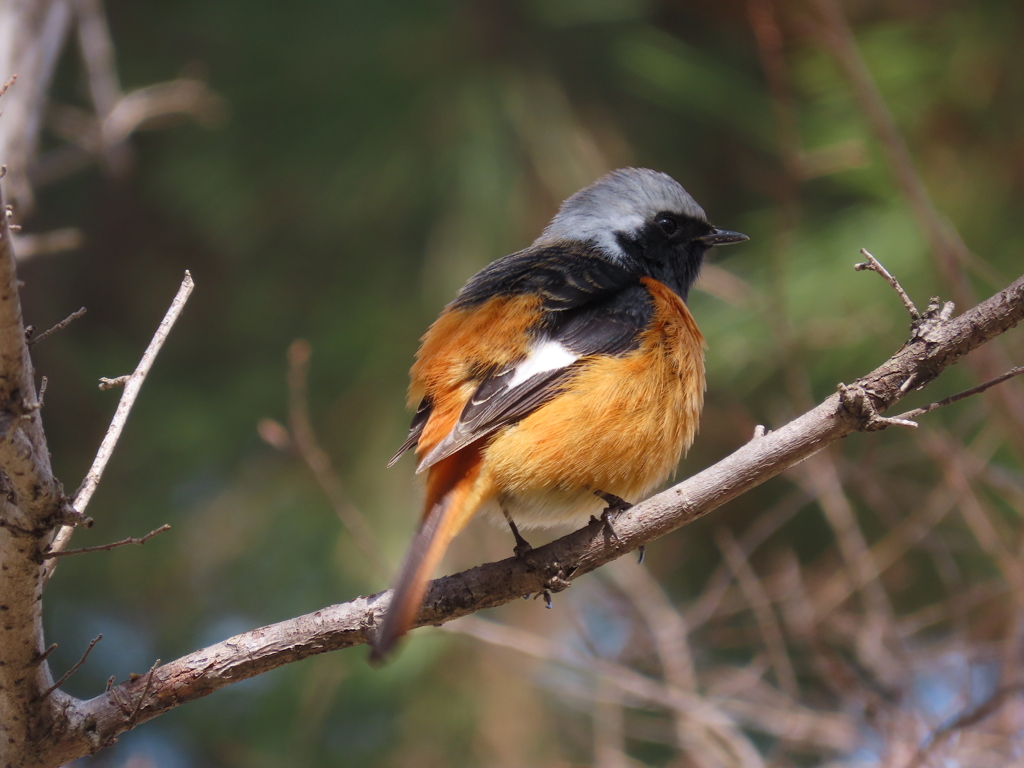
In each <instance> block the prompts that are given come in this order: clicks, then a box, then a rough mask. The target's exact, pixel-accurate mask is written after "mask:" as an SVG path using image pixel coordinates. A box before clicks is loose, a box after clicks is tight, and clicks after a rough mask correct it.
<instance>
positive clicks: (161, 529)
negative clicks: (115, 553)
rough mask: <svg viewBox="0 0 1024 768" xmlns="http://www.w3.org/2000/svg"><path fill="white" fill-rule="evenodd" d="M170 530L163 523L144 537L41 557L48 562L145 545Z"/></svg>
mask: <svg viewBox="0 0 1024 768" xmlns="http://www.w3.org/2000/svg"><path fill="white" fill-rule="evenodd" d="M169 530H171V526H170V525H169V524H167V523H164V524H163V525H161V526H160V527H159V528H154V529H153V530H152V531H150V532H149V533H147V534H146V535H145V536H129V537H128V538H127V539H121V540H120V541H114V542H111V543H110V544H99V545H97V546H95V547H79V548H78V549H65V550H64V551H62V552H47V553H46V554H44V555H43V559H44V560H49V559H51V558H54V557H71V556H72V555H81V554H83V553H85V552H106V551H107V550H110V549H116V548H117V547H123V546H125V545H126V544H145V543H146V542H147V541H149V540H150V539H152V538H153V537H154V536H156V535H157V534H161V533H163V532H164V531H169Z"/></svg>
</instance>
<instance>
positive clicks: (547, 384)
mask: <svg viewBox="0 0 1024 768" xmlns="http://www.w3.org/2000/svg"><path fill="white" fill-rule="evenodd" d="M652 313H653V307H652V306H651V299H650V294H648V293H647V290H646V289H645V288H643V287H642V286H641V285H635V286H630V287H629V288H626V289H624V290H621V291H619V292H618V293H616V294H613V295H612V296H609V297H606V298H604V299H603V300H601V301H598V302H592V303H591V304H588V305H584V306H582V307H579V308H577V309H575V310H565V311H562V312H557V313H549V315H548V317H547V318H545V322H544V323H543V324H542V326H541V327H542V329H543V330H542V331H541V332H540V334H539V335H538V338H537V342H538V343H543V342H556V343H557V344H559V345H560V346H561V347H562V348H564V349H565V350H566V351H567V352H569V353H571V354H572V356H574V357H575V358H576V359H575V360H574V361H573V362H570V363H569V364H567V365H564V366H562V367H558V368H555V369H553V370H548V371H543V372H541V373H537V374H534V375H533V376H530V377H529V378H527V379H525V380H523V381H520V382H519V383H515V382H516V379H517V374H518V372H519V367H518V365H512V366H509V367H508V368H505V369H502V370H499V371H495V372H494V373H492V374H491V375H489V376H486V377H485V378H484V379H483V381H481V382H480V385H479V386H478V387H477V390H476V392H474V393H473V396H472V397H471V398H470V399H469V401H468V402H467V403H466V405H465V407H464V408H463V410H462V414H461V415H460V416H459V421H458V423H456V425H455V427H454V428H453V429H452V431H451V432H449V433H448V435H447V436H446V437H445V438H444V439H443V440H442V441H441V442H440V443H438V444H437V446H436V447H435V448H434V449H433V450H432V451H431V452H430V453H428V454H427V455H426V456H424V457H423V460H422V461H421V462H420V464H419V466H418V467H417V470H416V471H417V472H422V471H423V470H425V469H427V468H428V467H430V466H432V465H434V464H436V463H437V462H439V461H441V460H442V459H445V458H447V457H448V456H451V455H452V454H453V453H455V452H456V451H459V450H461V449H462V448H464V447H466V446H467V445H469V444H470V443H473V442H475V441H477V440H480V439H481V438H484V437H487V436H488V435H490V434H492V433H494V432H495V431H496V430H498V429H500V428H501V427H504V426H507V425H509V424H515V423H516V422H517V421H519V420H521V419H524V418H526V417H527V416H528V415H530V414H531V413H533V411H535V410H536V409H537V408H539V407H540V406H542V405H544V404H545V403H546V402H548V401H549V400H551V399H552V398H553V397H555V396H556V395H558V394H559V393H560V392H562V391H564V389H565V387H566V386H567V385H568V384H569V383H570V381H571V379H572V377H573V376H574V375H575V373H576V371H577V370H579V368H580V367H581V366H583V365H585V364H586V362H587V360H588V359H590V358H592V357H593V356H594V355H622V354H625V353H626V352H629V351H630V350H632V349H636V347H637V346H638V345H639V335H640V333H641V332H642V331H643V329H644V328H646V327H647V324H648V322H649V321H650V318H651V315H652ZM520 363H522V361H520Z"/></svg>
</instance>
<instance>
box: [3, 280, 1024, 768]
mask: <svg viewBox="0 0 1024 768" xmlns="http://www.w3.org/2000/svg"><path fill="white" fill-rule="evenodd" d="M919 314H920V317H919V318H918V319H917V320H916V321H915V323H914V326H913V331H912V337H911V339H910V340H909V341H907V342H906V343H905V344H904V345H903V346H902V347H901V348H900V349H899V350H898V351H897V352H896V354H894V355H893V356H892V357H891V358H890V359H889V360H887V361H886V362H885V363H884V364H882V365H881V366H879V367H878V368H876V369H875V370H874V371H872V372H870V373H868V374H867V375H865V376H863V377H862V378H860V379H857V380H856V381H855V382H853V383H851V384H849V385H841V386H840V388H839V389H840V391H839V392H837V393H836V394H834V395H832V396H831V397H829V398H828V399H826V400H825V401H824V402H822V403H820V404H819V405H818V406H817V407H815V408H814V409H812V410H810V411H809V412H807V413H805V414H804V415H802V416H800V417H799V418H796V419H794V420H793V421H791V422H790V423H788V424H786V425H785V426H783V427H781V428H779V429H777V430H775V431H771V432H764V431H763V430H759V431H758V433H757V434H756V435H755V436H754V438H753V439H752V440H751V441H750V442H749V443H747V444H746V445H744V446H743V447H742V448H740V449H739V450H737V451H736V452H735V453H733V454H732V455H730V456H728V457H726V458H725V459H723V460H722V461H720V462H718V463H717V464H715V465H714V466H711V467H709V468H707V469H705V470H704V471H703V472H700V473H699V474H696V475H694V476H692V477H690V478H689V479H687V480H685V481H684V482H682V483H680V484H678V485H676V486H674V487H673V488H670V489H669V490H667V491H665V492H663V493H661V494H658V495H657V496H655V497H653V498H651V499H649V500H648V501H646V502H644V503H642V504H638V505H636V506H635V507H633V508H632V509H630V510H628V511H627V512H624V513H622V514H621V515H620V516H619V517H618V518H616V520H615V523H614V535H613V534H612V532H611V531H609V530H608V528H607V527H606V526H605V525H603V524H601V523H593V524H591V525H588V526H586V527H584V528H582V529H580V530H578V531H575V532H574V533H571V534H569V535H567V536H564V537H562V538H560V539H558V540H556V541H554V542H551V543H550V544H548V545H546V546H542V547H538V548H537V549H535V550H533V551H532V552H531V553H529V555H527V556H526V557H525V558H522V559H520V558H516V557H510V558H508V559H506V560H502V561H500V562H494V563H488V564H485V565H481V566H478V567H476V568H472V569H470V570H467V571H464V572H462V573H458V574H455V575H452V576H447V577H444V578H440V579H437V580H435V581H434V582H432V584H431V586H430V589H429V591H428V593H427V598H426V601H425V604H424V606H423V608H422V610H421V611H420V614H419V616H418V618H417V622H416V625H417V626H424V625H427V624H430V625H440V624H444V623H446V622H448V621H451V620H453V619H456V618H459V617H461V616H466V615H468V614H471V613H475V612H477V611H480V610H483V609H485V608H493V607H496V606H499V605H502V604H504V603H507V602H510V601H512V600H515V599H517V598H521V597H523V596H524V595H530V594H538V593H540V594H548V595H550V593H553V592H558V591H560V590H563V589H565V588H566V587H568V586H569V585H570V584H571V582H572V581H573V580H575V579H576V578H578V577H580V576H582V575H584V574H586V573H589V572H591V571H593V570H595V569H596V568H599V567H600V566H602V565H604V564H606V563H608V562H611V561H613V560H615V559H617V558H619V557H622V556H623V555H625V554H626V553H628V552H632V551H634V550H636V549H638V548H640V547H642V546H644V545H646V544H648V543H650V542H652V541H654V540H655V539H657V538H658V537H660V536H663V535H665V534H667V533H669V532H671V531H674V530H676V529H678V528H680V527H682V526H684V525H686V524H688V523H691V522H693V521H694V520H696V519H698V518H700V517H702V516H703V515H706V514H707V513H709V512H711V511H712V510H714V509H716V508H718V507H719V506H721V505H722V504H724V503H726V502H727V501H729V500H731V499H734V498H736V497H737V496H739V495H741V494H743V493H745V492H747V491H749V490H750V489H752V488H754V487H755V486H757V485H760V484H761V483H763V482H765V481H767V480H769V479H770V478H772V477H774V476H775V475H777V474H779V473H780V472H782V471H784V470H785V469H787V468H789V467H792V466H793V465H795V464H797V463H799V462H801V461H803V460H804V459H806V458H808V457H809V456H811V455H813V454H815V453H817V452H818V451H820V450H821V449H823V448H824V447H826V446H828V445H830V444H831V443H834V442H835V441H837V440H839V439H841V438H843V437H846V436H847V435H849V434H851V433H853V432H856V431H876V430H879V429H884V428H886V427H887V426H890V425H892V424H894V423H895V424H899V423H901V422H896V421H893V420H887V419H885V418H884V417H882V416H881V415H880V414H881V413H883V412H884V411H886V410H888V409H889V408H891V407H892V406H893V405H894V404H896V403H897V402H899V401H900V400H901V399H903V398H904V397H905V396H906V395H907V393H908V392H910V391H913V390H919V389H922V388H924V387H926V386H927V385H928V384H929V383H930V382H932V381H933V380H934V379H935V378H936V377H938V376H939V375H940V374H941V373H942V371H943V370H945V369H946V368H948V367H949V366H951V365H954V364H955V363H957V362H958V361H959V360H960V359H961V358H963V357H964V356H965V355H966V354H968V353H969V352H970V351H971V350H973V349H976V348H978V347H980V346H982V345H983V344H985V343H986V342H988V341H990V340H991V339H993V338H995V337H996V336H998V335H1000V334H1002V333H1004V332H1006V331H1007V330H1009V329H1011V328H1012V327H1014V326H1015V325H1016V324H1017V323H1019V322H1020V321H1021V320H1022V319H1024V277H1021V278H1020V279H1018V280H1017V281H1015V282H1014V283H1013V284H1011V285H1010V286H1008V287H1007V288H1006V289H1005V290H1003V291H1001V292H999V293H997V294H996V295H994V296H992V297H990V298H989V299H988V300H986V301H984V302H982V303H981V304H979V305H977V306H975V307H973V308H972V309H970V310H968V311H967V312H965V313H963V314H962V315H960V316H959V317H956V318H951V317H949V314H950V308H949V306H948V305H946V306H942V305H940V304H939V303H937V302H933V303H932V305H931V306H930V307H929V309H928V310H926V311H925V312H923V313H919ZM13 332H14V331H8V333H7V334H5V335H4V336H3V337H2V338H3V339H6V342H3V343H7V344H9V343H10V341H11V338H12V337H11V335H10V334H11V333H13ZM18 338H19V339H21V340H23V339H24V336H23V335H22V336H19V337H18ZM22 343H23V341H22ZM9 454H10V450H9V445H8V444H5V445H4V446H3V449H0V465H2V466H3V467H5V468H6V467H8V466H10V464H9V463H8V462H9V461H11V457H10V456H9ZM51 536H52V529H50V530H42V529H38V528H37V529H36V533H35V534H34V538H32V537H31V536H30V540H31V542H32V547H31V548H30V549H32V551H34V552H36V553H37V554H36V557H39V555H40V553H44V552H45V545H44V543H43V542H46V541H47V540H48V538H49V537H51ZM35 574H36V581H35V583H34V585H33V587H32V589H33V590H34V592H33V594H38V590H40V589H41V584H40V582H41V579H42V573H41V571H40V570H39V566H38V565H36V566H35ZM27 585H28V580H27V579H26V580H23V582H22V583H21V584H20V587H21V588H22V589H24V588H25V587H26V586H27ZM30 591H31V590H30ZM389 599H390V593H389V592H382V593H378V594H376V595H372V596H369V597H359V598H356V599H355V600H352V601H350V602H347V603H343V604H340V605H334V606H329V607H326V608H323V609H322V610H319V611H316V612H314V613H311V614H307V615H304V616H299V617H296V618H293V619H289V620H287V621H282V622H279V623H277V624H272V625H269V626H265V627H260V628H258V629H254V630H252V631H250V632H246V633H243V634H241V635H237V636H235V637H232V638H229V639H227V640H224V641H223V642H220V643H217V644H215V645H211V646H209V647H206V648H202V649H200V650H197V651H194V652H193V653H190V654H188V655H186V656H183V657H181V658H179V659H176V660H174V661H171V662H169V663H167V664H162V665H155V666H154V667H153V668H152V669H151V670H150V671H149V672H148V673H147V674H145V675H143V676H138V677H134V678H133V679H132V680H129V681H127V682H125V683H122V684H120V685H116V686H113V687H110V688H109V689H108V690H107V691H105V692H104V693H102V694H100V695H99V696H97V697H95V698H93V699H90V700H88V701H80V700H77V699H74V698H72V697H70V696H67V695H65V694H63V693H62V692H61V691H60V690H55V691H53V693H52V694H51V695H50V696H48V697H46V698H45V699H42V700H40V699H39V698H38V696H39V695H40V694H41V693H42V692H44V691H46V690H47V689H48V688H50V687H51V686H52V680H51V677H50V674H49V671H48V670H46V664H45V661H43V662H42V663H39V662H38V661H37V659H35V658H34V656H33V655H31V654H29V655H25V654H22V656H23V657H24V658H22V659H21V664H22V667H21V672H22V673H23V672H24V671H25V670H28V669H32V668H35V669H36V670H37V674H36V675H35V677H33V678H32V682H30V683H23V684H22V685H23V688H24V690H25V692H26V693H25V695H22V696H21V697H19V698H16V699H12V698H10V697H8V698H7V707H8V711H9V712H11V713H12V714H14V713H16V714H17V716H18V721H19V722H26V723H34V724H37V727H35V728H26V729H24V735H25V737H26V741H25V742H24V743H23V746H22V747H21V748H20V750H19V752H20V754H19V755H18V760H17V761H15V763H14V764H19V765H25V766H57V765H61V764H63V763H65V762H67V761H69V760H71V759H74V758H77V757H80V756H82V755H86V754H90V753H92V752H95V751H96V750H98V749H101V748H103V747H104V746H107V745H109V744H111V743H113V741H114V740H115V738H116V737H117V735H118V734H120V733H123V732H124V731H127V730H130V729H132V728H134V727H135V726H137V725H138V724H140V723H143V722H146V721H147V720H150V719H152V718H154V717H157V716H159V715H161V714H163V713H165V712H167V711H169V710H171V709H173V708H174V707H177V706H180V705H181V704H185V703H187V702H189V701H192V700H195V699H198V698H201V697H203V696H206V695H208V694H210V693H212V692H214V691H216V690H218V689H219V688H223V687H225V686H227V685H230V684H232V683H235V682H238V681H240V680H244V679H247V678H250V677H253V676H255V675H258V674H261V673H263V672H267V671H269V670H271V669H275V668H277V667H280V666H282V665H284V664H287V663H290V662H293V661H298V660H300V659H304V658H307V657H310V656H314V655H317V654H321V653H325V652H327V651H331V650H336V649H340V648H346V647H350V646H354V645H360V644H364V643H366V642H368V641H369V640H370V638H371V637H372V635H373V632H374V630H375V627H376V626H377V624H378V623H379V622H380V620H381V617H382V616H383V614H384V612H385V611H386V610H387V608H388V603H389ZM33 631H34V633H35V634H32V635H31V638H32V642H33V643H34V644H35V645H34V648H35V649H37V650H38V652H39V653H41V652H42V651H41V649H42V633H41V631H39V630H38V628H37V629H35V630H33ZM9 647H10V646H9V645H6V644H5V645H3V648H5V649H6V648H9ZM4 652H5V651H2V650H0V653H4ZM4 661H6V659H4ZM32 665H34V666H32ZM2 668H5V669H8V670H10V669H11V667H10V665H9V664H8V665H7V666H5V667H2ZM32 694H34V696H33V695H32ZM42 724H45V727H38V726H39V725H42Z"/></svg>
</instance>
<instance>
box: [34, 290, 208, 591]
mask: <svg viewBox="0 0 1024 768" xmlns="http://www.w3.org/2000/svg"><path fill="white" fill-rule="evenodd" d="M194 287H195V283H194V282H193V281H192V275H191V273H190V272H188V270H186V271H185V278H184V279H183V280H182V281H181V287H179V288H178V293H177V294H176V295H175V297H174V300H173V301H172V302H171V306H170V307H169V308H168V310H167V314H165V315H164V319H163V320H161V321H160V325H159V327H158V328H157V329H156V333H154V334H153V339H152V340H151V341H150V342H149V346H148V347H146V351H145V352H144V353H143V354H142V359H141V360H139V364H138V366H137V367H136V368H135V372H134V373H132V375H131V376H130V377H129V379H128V381H127V382H126V383H125V385H124V392H123V393H122V394H121V400H120V402H118V404H117V410H116V411H114V418H113V419H112V420H111V422H110V426H109V427H108V428H107V434H106V435H105V436H104V438H103V442H102V443H100V447H99V450H98V451H97V452H96V458H95V459H93V462H92V466H91V467H90V468H89V472H88V473H87V474H86V476H85V479H84V480H83V481H82V484H81V485H80V486H79V488H78V491H77V492H76V493H75V499H74V502H73V506H74V508H75V509H76V510H77V511H78V512H79V513H82V512H84V511H85V508H86V507H87V506H88V504H89V500H90V499H91V498H92V495H93V493H95V492H96V487H97V486H98V485H99V482H100V478H101V477H102V476H103V470H104V469H106V466H107V462H109V461H110V457H111V455H112V454H113V452H114V447H115V446H116V445H117V441H118V440H119V439H120V437H121V431H122V430H123V429H124V425H125V422H127V420H128V414H129V413H130V412H131V409H132V406H133V405H134V404H135V399H136V398H137V397H138V395H139V390H140V389H141V388H142V382H143V381H145V380H146V375H147V374H148V373H149V370H150V369H151V368H152V367H153V361H154V360H156V356H157V353H158V352H160V348H161V347H162V346H163V344H164V342H165V341H166V340H167V335H168V334H169V333H170V332H171V328H172V326H173V325H174V323H175V321H176V320H177V319H178V317H179V316H180V315H181V311H182V309H184V307H185V302H186V301H188V297H189V295H190V294H191V293H192V289H193V288H194ZM73 531H74V528H73V527H72V526H68V525H65V526H63V527H62V528H61V529H60V531H59V532H58V534H57V536H56V537H55V538H54V540H53V544H51V545H50V554H51V555H53V554H55V553H57V552H60V551H62V550H64V548H65V547H67V545H68V540H69V539H70V538H71V534H72V532H73ZM56 564H57V561H56V559H55V558H54V559H53V560H52V562H49V563H47V564H46V565H45V566H44V568H45V573H44V576H43V583H46V581H47V580H48V579H49V578H50V577H51V576H52V575H53V569H54V568H55V567H56Z"/></svg>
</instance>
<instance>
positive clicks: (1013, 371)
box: [895, 365, 1024, 420]
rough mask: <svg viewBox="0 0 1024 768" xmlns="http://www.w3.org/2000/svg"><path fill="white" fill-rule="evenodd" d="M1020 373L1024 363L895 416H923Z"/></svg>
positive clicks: (910, 417) (905, 417) (1023, 368)
mask: <svg viewBox="0 0 1024 768" xmlns="http://www.w3.org/2000/svg"><path fill="white" fill-rule="evenodd" d="M1022 373H1024V365H1018V366H1017V367H1016V368H1011V369H1010V370H1008V371H1007V372H1006V373H1004V374H1002V375H1001V376H996V377H995V378H994V379H990V380H989V381H986V382H985V383H984V384H979V385H978V386H976V387H971V388H970V389H965V390H964V391H963V392H958V393H957V394H955V395H950V396H949V397H944V398H942V399H941V400H936V401H935V402H934V403H932V404H931V405H926V406H924V407H922V408H914V409H913V410H912V411H907V412H906V413H901V414H900V415H899V416H896V417H895V418H896V419H900V420H903V419H916V418H917V417H918V416H923V415H924V414H926V413H931V412H932V411H934V410H937V409H939V408H943V407H945V406H947V405H952V404H953V403H955V402H957V401H959V400H963V399H964V398H967V397H972V396H973V395H980V394H981V393H982V392H984V391H985V390H986V389H988V388H989V387H994V386H995V385H996V384H1002V383H1003V382H1004V381H1006V380H1007V379H1012V378H1013V377H1014V376H1020V375H1021V374H1022Z"/></svg>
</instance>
